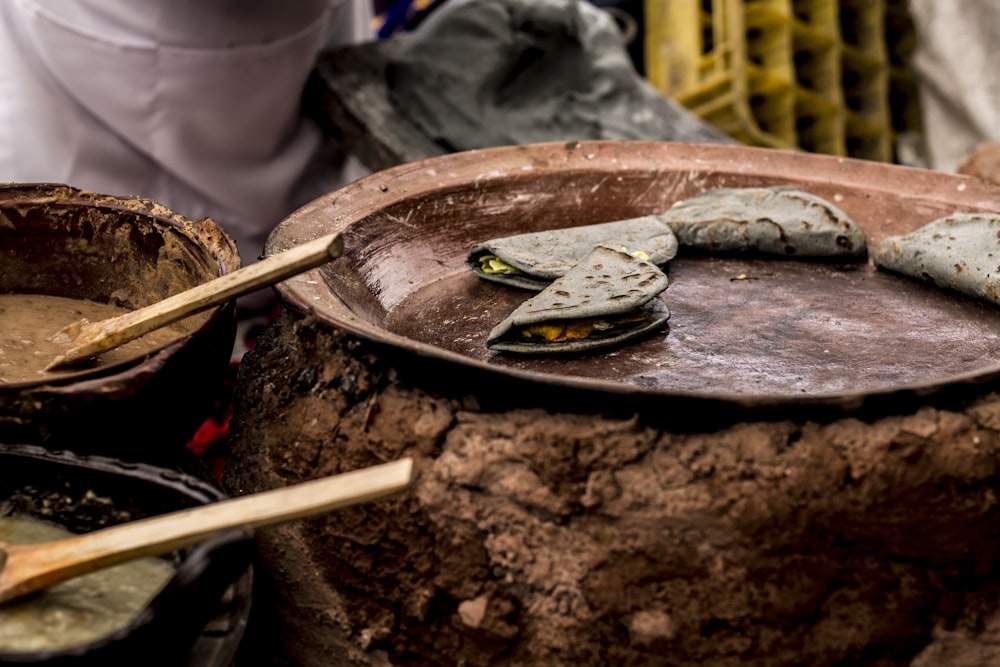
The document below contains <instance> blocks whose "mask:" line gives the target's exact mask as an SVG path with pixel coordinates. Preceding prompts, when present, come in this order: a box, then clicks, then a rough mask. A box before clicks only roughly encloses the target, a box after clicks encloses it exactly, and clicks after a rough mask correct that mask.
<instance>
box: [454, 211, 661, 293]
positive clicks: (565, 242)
mask: <svg viewBox="0 0 1000 667" xmlns="http://www.w3.org/2000/svg"><path fill="white" fill-rule="evenodd" d="M598 244H604V245H608V246H612V247H616V248H619V249H621V250H624V251H625V252H628V253H630V254H632V255H635V256H636V257H638V258H639V259H642V260H646V261H649V262H651V263H653V264H657V265H663V264H666V263H667V262H669V261H670V260H671V259H673V258H674V256H675V255H676V254H677V239H676V237H675V236H674V233H673V231H672V230H671V229H670V227H669V226H668V225H666V224H665V223H664V222H663V221H661V220H660V219H659V218H658V217H657V216H653V215H647V216H643V217H640V218H630V219H628V220H617V221H614V222H603V223H598V224H595V225H583V226H579V227H567V228H564V229H552V230H546V231H541V232H529V233H526V234H517V235H514V236H505V237H501V238H496V239H492V240H489V241H484V242H482V243H478V244H476V245H474V246H472V248H471V249H470V250H469V253H468V256H467V258H466V263H467V264H468V266H469V268H470V269H471V270H472V272H473V273H475V274H476V275H477V276H479V277H480V278H484V279H486V280H490V281H493V282H496V283H500V284H502V285H508V286H510V287H519V288H521V289H527V290H533V291H538V290H541V289H544V288H545V287H547V286H548V285H549V283H551V282H552V281H553V280H555V279H556V278H558V277H559V276H561V275H563V274H565V273H566V272H567V271H569V270H570V268H572V267H573V266H574V265H575V264H576V263H577V262H579V261H580V260H581V259H582V258H583V257H585V256H586V255H587V253H589V252H590V251H591V250H593V248H594V246H596V245H598Z"/></svg>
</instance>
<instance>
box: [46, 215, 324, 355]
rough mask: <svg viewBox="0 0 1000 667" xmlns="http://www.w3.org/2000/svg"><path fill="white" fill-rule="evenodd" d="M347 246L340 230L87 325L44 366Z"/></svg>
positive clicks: (303, 267)
mask: <svg viewBox="0 0 1000 667" xmlns="http://www.w3.org/2000/svg"><path fill="white" fill-rule="evenodd" d="M343 249H344V241H343V239H342V238H341V236H340V235H339V234H330V235H327V236H323V237H321V238H318V239H315V240H313V241H310V242H308V243H303V244H302V245H300V246H296V247H294V248H291V249H289V250H285V251H284V252H280V253H278V254H276V255H271V256H270V257H266V258H264V259H262V260H260V261H259V262H256V263H254V264H250V265H248V266H244V267H243V268H241V269H237V270H236V271H233V272H232V273H228V274H226V275H224V276H220V277H218V278H215V279H213V280H210V281H208V282H206V283H202V284H201V285H196V286H195V287H192V288H191V289H188V290H184V291H183V292H180V293H178V294H174V295H173V296H170V297H167V298H166V299H163V300H162V301H158V302H156V303H154V304H151V305H149V306H145V307H143V308H138V309H136V310H133V311H132V312H130V313H125V314H124V315H119V316H118V317H111V318H108V319H106V320H101V321H100V322H94V323H88V324H84V325H83V326H82V327H80V331H79V333H78V334H77V335H76V337H75V340H73V342H72V345H71V346H70V348H69V349H68V350H67V351H66V352H65V353H64V354H62V355H60V356H59V357H56V358H55V359H54V360H53V361H52V362H50V363H49V365H48V366H47V367H46V368H45V370H54V369H56V368H60V367H62V366H68V365H70V364H73V363H75V362H77V361H79V360H81V359H87V358H89V357H92V356H94V355H95V354H100V353H101V352H107V351H108V350H110V349H112V348H115V347H118V346H119V345H124V344H125V343H127V342H129V341H130V340H133V339H135V338H138V337H139V336H142V335H143V334H147V333H149V332H150V331H153V330H154V329H159V328H160V327H163V326H166V325H168V324H173V323H174V322H177V321H178V320H182V319H184V318H185V317H188V316H189V315H193V314H195V313H199V312H201V311H203V310H206V309H208V308H211V307H213V306H217V305H219V304H221V303H225V302H226V301H229V300H230V299H232V298H234V297H237V296H241V295H243V294H248V293H250V292H253V291H255V290H258V289H260V288H262V287H267V286H269V285H273V284H275V283H278V282H281V281H282V280H284V279H286V278H290V277H292V276H294V275H298V274H299V273H302V272H303V271H308V270H309V269H312V268H315V267H317V266H319V265H320V264H323V263H325V262H328V261H329V260H331V259H334V258H336V257H339V256H340V255H341V253H342V252H343Z"/></svg>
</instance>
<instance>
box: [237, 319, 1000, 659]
mask: <svg viewBox="0 0 1000 667" xmlns="http://www.w3.org/2000/svg"><path fill="white" fill-rule="evenodd" d="M384 352H385V351H384V350H382V349H380V348H379V347H377V346H376V345H374V344H371V343H368V342H364V341H361V340H358V339H355V338H352V337H350V336H347V335H345V334H342V333H340V332H335V331H331V330H330V329H328V328H327V327H325V326H324V325H322V324H320V323H318V322H316V321H315V320H313V319H311V318H310V317H307V316H302V315H300V314H298V313H296V312H294V311H292V310H286V311H285V312H284V313H283V314H282V315H281V317H280V318H279V320H278V321H277V322H276V323H275V324H274V325H272V326H271V328H269V329H268V330H267V331H266V332H265V333H264V335H263V336H262V337H261V339H260V340H259V342H258V344H257V346H256V347H255V348H254V349H252V350H251V351H250V352H248V353H247V355H246V356H245V357H244V360H243V363H242V365H241V368H240V375H239V378H238V381H237V386H236V409H235V416H234V418H233V421H232V423H231V429H230V448H231V449H230V452H229V455H228V463H227V467H226V472H225V478H224V481H225V484H226V486H227V487H228V489H229V491H230V492H231V493H234V494H240V493H248V492H253V491H259V490H263V489H266V488H273V487H277V486H281V485H284V484H288V483H293V482H297V481H302V480H305V479H311V478H315V477H318V476H321V475H326V474H331V473H336V472H341V471H347V470H352V469H356V468H359V467H362V466H366V465H372V464H375V463H378V462H383V461H388V460H392V459H396V458H399V457H402V456H411V457H413V458H414V459H415V462H416V467H417V471H418V477H417V480H416V483H415V485H414V487H413V489H412V490H411V491H410V492H409V493H406V494H404V495H402V496H399V497H397V498H393V499H389V500H383V501H378V502H374V503H369V504H366V505H363V506H358V507H354V508H349V509H345V510H341V511H338V512H335V513H333V514H331V515H329V516H328V517H323V518H318V519H311V520H306V521H300V522H295V523H291V524H287V525H284V526H280V527H275V528H270V529H263V530H261V531H260V532H259V533H258V538H259V544H260V559H261V566H260V567H259V568H258V574H257V577H258V580H259V584H260V590H259V592H258V594H257V597H256V598H255V602H254V605H255V608H254V616H253V620H252V621H251V626H250V629H249V630H248V633H247V638H246V640H245V642H244V648H243V656H244V657H243V660H244V661H245V662H247V663H248V664H249V662H250V661H251V660H252V661H253V662H255V663H257V664H261V663H260V661H261V660H262V659H264V657H265V656H266V658H267V661H268V662H269V663H270V664H275V665H325V666H329V665H352V666H353V665H365V666H376V665H378V666H384V665H418V664H419V665H467V666H470V667H471V666H479V665H499V666H504V665H525V666H531V665H547V666H553V665H555V666H558V665H575V666H577V667H588V666H591V665H678V666H685V667H686V666H692V667H693V666H695V665H697V666H699V667H730V666H734V667H735V666H736V665H742V666H746V665H753V666H762V667H763V666H767V667H786V666H787V667H792V666H796V667H798V666H800V665H811V666H813V667H846V666H847V665H851V666H858V667H902V666H912V667H930V666H931V665H935V666H945V667H948V666H951V667H967V666H968V667H972V666H974V665H983V666H985V665H995V664H1000V618H998V615H997V610H998V609H1000V567H998V564H1000V560H998V555H1000V513H998V503H997V480H998V473H997V464H998V460H1000V456H998V455H1000V395H998V394H996V393H989V392H985V391H984V393H983V394H982V395H980V396H978V397H977V398H975V399H973V400H971V401H969V402H967V403H966V404H963V405H960V406H957V407H956V406H949V407H947V408H946V407H941V406H938V407H935V406H934V405H925V406H923V407H918V408H915V409H913V410H910V411H907V412H906V413H905V414H898V415H897V414H885V415H881V416H877V417H874V418H872V417H866V418H865V419H861V418H858V417H846V418H845V417H839V418H836V419H830V420H826V421H823V420H818V421H817V420H809V419H804V418H797V417H796V415H794V414H789V415H787V417H786V418H781V419H771V420H762V421H738V422H736V423H729V424H724V425H722V426H719V427H718V428H715V427H713V426H712V424H713V422H712V416H711V415H706V416H705V418H704V421H705V423H706V427H704V428H702V429H700V430H699V429H687V430H684V431H682V432H678V431H672V430H671V429H670V428H669V427H668V426H667V425H665V424H666V423H669V419H668V420H664V419H663V416H662V415H657V414H653V412H651V411H649V410H647V409H643V410H638V411H636V412H633V413H632V414H624V413H622V412H621V411H620V410H616V411H614V413H607V414H606V413H604V412H602V411H595V410H592V409H590V408H588V409H587V410H573V409H571V406H570V407H569V408H567V407H566V406H560V407H559V408H558V409H553V408H552V406H551V405H549V404H547V403H546V402H545V401H544V400H537V399H536V398H534V397H532V398H525V399H524V400H523V401H520V403H519V402H518V401H519V399H518V398H516V397H515V398H513V399H512V402H511V404H509V405H507V406H505V407H504V408H503V409H496V408H495V407H493V405H492V404H491V403H490V402H489V401H483V400H481V399H480V397H479V396H478V393H479V392H478V391H477V387H476V386H470V385H469V384H465V383H463V382H456V383H454V384H452V385H449V383H448V382H447V381H444V380H442V378H430V377H428V375H427V374H426V373H425V372H409V371H408V370H407V369H406V368H405V367H404V366H401V365H400V364H398V363H395V362H392V361H391V360H390V357H391V355H386V354H385V353H384ZM446 379H447V378H445V380H446ZM722 423H723V422H720V424H722Z"/></svg>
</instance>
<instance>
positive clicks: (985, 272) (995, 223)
mask: <svg viewBox="0 0 1000 667" xmlns="http://www.w3.org/2000/svg"><path fill="white" fill-rule="evenodd" d="M874 262H875V266H877V267H878V268H880V269H883V270H886V271H891V272H893V273H898V274H900V275H903V276H906V277H908V278H913V279H915V280H919V281H921V282H925V283H930V284H931V285H934V286H936V287H940V288H942V289H950V290H954V291H957V292H961V293H962V294H965V295H966V296H971V297H973V298H976V299H982V300H984V301H988V302H989V303H992V304H993V305H1000V215H997V214H993V213H956V214H954V215H950V216H946V217H944V218H939V219H937V220H935V221H934V222H931V223H930V224H928V225H925V226H924V227H921V228H920V229H917V230H916V231H913V232H910V233H909V234H905V235H902V236H892V237H889V238H887V239H885V240H884V241H882V243H881V244H879V247H878V249H877V250H876V252H875V257H874Z"/></svg>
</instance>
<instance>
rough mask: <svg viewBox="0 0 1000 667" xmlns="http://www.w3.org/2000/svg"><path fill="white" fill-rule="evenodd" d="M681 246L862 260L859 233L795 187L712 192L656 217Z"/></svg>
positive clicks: (824, 203)
mask: <svg viewBox="0 0 1000 667" xmlns="http://www.w3.org/2000/svg"><path fill="white" fill-rule="evenodd" d="M658 217H659V218H660V219H661V220H663V221H664V222H665V223H666V224H668V225H669V226H670V228H671V229H673V231H674V234H675V235H676V236H677V241H678V243H679V244H680V245H681V246H682V247H690V248H697V249H700V250H704V251H708V252H747V251H755V252H759V253H764V254H770V255H783V256H787V257H847V258H854V259H864V258H865V257H866V256H867V247H866V244H865V234H864V231H863V230H862V229H861V228H860V227H859V226H858V225H857V223H855V222H854V220H852V219H851V217H850V216H849V215H847V213H845V212H844V211H842V210H840V209H839V208H837V207H836V206H834V205H833V204H831V203H830V202H828V201H826V200H824V199H822V198H820V197H817V196H815V195H812V194H809V193H808V192H803V191H802V190H798V189H796V188H791V187H784V186H776V187H767V188H716V189H714V190H707V191H705V192H703V193H701V194H699V195H697V196H695V197H692V198H690V199H685V200H683V201H680V202H677V203H676V204H674V205H673V206H671V207H670V208H669V209H667V210H666V211H665V212H664V213H662V214H660V215H659V216H658Z"/></svg>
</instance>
